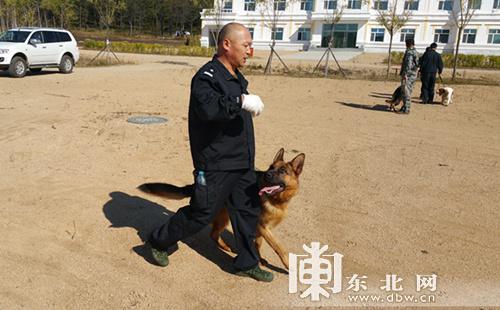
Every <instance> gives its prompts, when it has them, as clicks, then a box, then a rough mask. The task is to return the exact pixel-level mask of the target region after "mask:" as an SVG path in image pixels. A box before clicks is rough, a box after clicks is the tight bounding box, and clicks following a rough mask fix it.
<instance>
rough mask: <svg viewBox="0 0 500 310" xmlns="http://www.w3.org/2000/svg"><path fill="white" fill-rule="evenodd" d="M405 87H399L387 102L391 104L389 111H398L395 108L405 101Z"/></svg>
mask: <svg viewBox="0 0 500 310" xmlns="http://www.w3.org/2000/svg"><path fill="white" fill-rule="evenodd" d="M403 95H404V94H403V87H402V86H399V87H398V88H396V90H394V93H392V97H391V99H387V100H386V101H385V102H387V103H389V104H390V105H389V111H396V108H395V106H397V105H399V104H400V103H401V101H403Z"/></svg>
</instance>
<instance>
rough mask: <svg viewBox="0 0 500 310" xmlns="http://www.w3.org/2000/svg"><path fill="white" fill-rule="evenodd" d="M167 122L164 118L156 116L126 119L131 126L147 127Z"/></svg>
mask: <svg viewBox="0 0 500 310" xmlns="http://www.w3.org/2000/svg"><path fill="white" fill-rule="evenodd" d="M167 121H168V120H167V119H166V118H164V117H158V116H133V117H131V118H129V119H127V122H129V123H133V124H141V125H149V124H162V123H166V122H167Z"/></svg>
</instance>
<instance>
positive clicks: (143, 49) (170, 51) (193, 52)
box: [83, 40, 215, 57]
mask: <svg viewBox="0 0 500 310" xmlns="http://www.w3.org/2000/svg"><path fill="white" fill-rule="evenodd" d="M104 45H105V43H104V41H96V40H85V41H84V42H83V47H84V48H86V49H92V50H101V49H103V48H104ZM111 46H112V48H113V51H115V52H121V53H135V54H158V55H173V56H198V57H212V56H213V55H214V53H215V50H214V49H213V48H207V47H201V46H186V45H179V46H170V45H164V44H156V43H155V44H149V43H131V42H126V41H121V42H112V43H111Z"/></svg>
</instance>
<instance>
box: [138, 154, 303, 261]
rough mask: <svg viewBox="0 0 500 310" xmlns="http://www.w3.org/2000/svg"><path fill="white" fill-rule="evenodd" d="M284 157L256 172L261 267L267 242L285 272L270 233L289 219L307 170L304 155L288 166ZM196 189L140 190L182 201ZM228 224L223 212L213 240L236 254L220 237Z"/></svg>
mask: <svg viewBox="0 0 500 310" xmlns="http://www.w3.org/2000/svg"><path fill="white" fill-rule="evenodd" d="M284 153H285V150H284V149H283V148H282V149H280V150H279V151H278V153H277V154H276V156H275V157H274V160H273V163H272V164H271V165H270V166H269V169H267V171H265V172H263V171H256V173H257V182H258V187H259V196H260V201H261V208H262V210H261V214H260V220H259V224H258V226H257V236H256V239H255V246H256V249H257V252H258V254H259V257H260V261H261V263H266V260H265V259H263V258H262V255H261V252H260V248H261V246H262V241H263V240H266V242H267V243H268V244H269V245H270V246H271V248H272V249H273V250H274V251H275V252H276V254H278V256H279V258H280V260H281V262H282V263H283V265H284V266H285V268H286V269H288V253H287V252H286V251H285V249H284V248H283V246H282V245H281V243H280V242H279V241H278V240H277V239H276V237H274V235H273V234H272V233H271V229H273V228H274V227H276V226H277V225H278V224H279V223H281V221H283V219H284V218H285V217H286V214H287V210H288V204H289V203H290V200H291V199H292V198H293V197H294V196H295V195H297V193H298V190H299V176H300V174H301V173H302V168H303V167H304V160H305V154H304V153H300V154H299V155H297V156H296V157H295V158H294V159H292V160H291V161H289V162H286V161H285V160H284V159H283V154H284ZM193 186H194V185H186V186H184V187H177V186H173V185H170V184H163V183H146V184H143V185H141V186H139V189H140V190H141V191H143V192H146V193H149V194H153V195H156V196H162V197H166V198H170V199H182V198H187V197H190V196H191V195H192V192H193ZM228 224H229V214H228V212H227V209H226V208H221V210H220V211H219V213H218V214H217V216H216V217H215V219H214V221H213V222H212V231H211V233H210V237H211V238H212V239H213V240H214V241H215V242H216V243H217V245H218V246H219V248H221V249H222V250H224V251H228V252H233V251H232V249H231V248H230V247H229V246H228V245H227V244H226V243H225V242H224V240H222V238H221V234H222V232H223V231H224V229H225V228H226V226H227V225H228Z"/></svg>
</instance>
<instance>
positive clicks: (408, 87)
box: [400, 39, 418, 114]
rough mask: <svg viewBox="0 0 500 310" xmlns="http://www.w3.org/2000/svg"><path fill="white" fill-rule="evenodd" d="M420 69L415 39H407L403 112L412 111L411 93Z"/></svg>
mask: <svg viewBox="0 0 500 310" xmlns="http://www.w3.org/2000/svg"><path fill="white" fill-rule="evenodd" d="M417 71H418V53H417V50H416V49H415V41H414V40H413V39H407V40H406V52H405V55H404V57H403V63H402V64H401V73H400V75H401V87H402V89H403V102H404V106H403V108H402V109H401V111H400V112H401V113H405V114H408V113H410V104H411V93H412V91H413V85H414V84H415V81H416V80H417Z"/></svg>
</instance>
